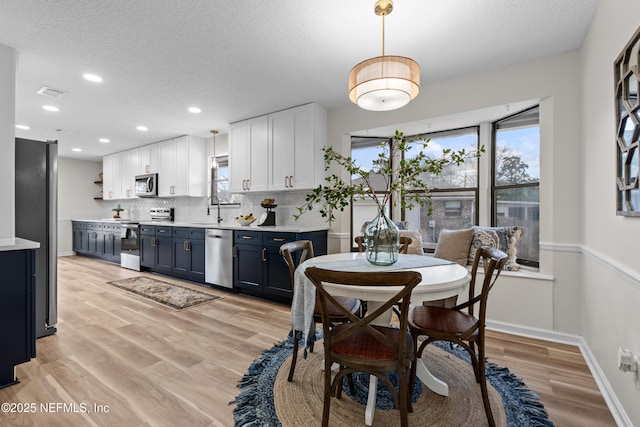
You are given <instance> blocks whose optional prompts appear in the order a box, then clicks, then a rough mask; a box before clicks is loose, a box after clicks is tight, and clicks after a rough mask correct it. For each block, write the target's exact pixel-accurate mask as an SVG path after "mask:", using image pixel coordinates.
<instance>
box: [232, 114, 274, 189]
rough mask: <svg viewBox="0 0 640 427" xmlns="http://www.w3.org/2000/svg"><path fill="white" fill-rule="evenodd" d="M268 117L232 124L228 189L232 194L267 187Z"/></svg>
mask: <svg viewBox="0 0 640 427" xmlns="http://www.w3.org/2000/svg"><path fill="white" fill-rule="evenodd" d="M268 140H269V117H268V116H260V117H256V118H254V119H249V120H245V121H242V122H238V123H234V124H232V125H231V126H230V127H229V189H230V191H231V192H232V193H241V192H247V191H252V192H257V191H266V190H267V188H268V187H267V178H268V157H267V153H268Z"/></svg>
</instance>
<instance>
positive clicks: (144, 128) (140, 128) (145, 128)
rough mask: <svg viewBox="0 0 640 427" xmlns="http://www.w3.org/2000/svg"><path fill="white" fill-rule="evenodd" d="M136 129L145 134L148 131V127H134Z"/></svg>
mask: <svg viewBox="0 0 640 427" xmlns="http://www.w3.org/2000/svg"><path fill="white" fill-rule="evenodd" d="M136 129H138V130H141V131H143V132H146V131H148V130H149V128H148V127H146V126H136Z"/></svg>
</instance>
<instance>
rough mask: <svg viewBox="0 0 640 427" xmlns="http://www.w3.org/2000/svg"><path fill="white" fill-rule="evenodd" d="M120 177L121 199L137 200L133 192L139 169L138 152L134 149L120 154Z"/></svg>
mask: <svg viewBox="0 0 640 427" xmlns="http://www.w3.org/2000/svg"><path fill="white" fill-rule="evenodd" d="M120 164H121V171H120V174H121V176H122V183H121V189H122V190H121V195H122V198H123V199H133V198H137V197H138V196H136V192H135V179H136V175H137V174H138V169H139V167H140V150H139V149H137V148H134V149H132V150H127V151H124V152H122V153H121V154H120Z"/></svg>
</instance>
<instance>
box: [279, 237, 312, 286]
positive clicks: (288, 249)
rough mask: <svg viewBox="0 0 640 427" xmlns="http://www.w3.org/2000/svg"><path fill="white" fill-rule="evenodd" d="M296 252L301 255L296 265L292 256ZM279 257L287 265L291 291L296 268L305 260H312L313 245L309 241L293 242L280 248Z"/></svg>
mask: <svg viewBox="0 0 640 427" xmlns="http://www.w3.org/2000/svg"><path fill="white" fill-rule="evenodd" d="M298 251H301V253H300V258H299V259H298V263H297V264H296V262H295V261H294V259H293V256H294V254H295V253H296V252H298ZM280 255H282V258H283V259H284V262H285V263H287V266H288V267H289V275H290V276H291V287H292V289H293V283H294V280H293V276H294V274H295V271H296V268H297V267H298V265H300V263H302V262H303V261H304V260H305V259H307V258H313V243H311V240H296V241H294V242H289V243H285V244H283V245H282V246H280Z"/></svg>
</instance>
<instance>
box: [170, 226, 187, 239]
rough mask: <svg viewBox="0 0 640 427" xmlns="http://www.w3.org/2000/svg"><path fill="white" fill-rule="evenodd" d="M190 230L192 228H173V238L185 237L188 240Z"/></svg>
mask: <svg viewBox="0 0 640 427" xmlns="http://www.w3.org/2000/svg"><path fill="white" fill-rule="evenodd" d="M189 230H190V228H186V227H173V237H183V238H185V239H188V238H189Z"/></svg>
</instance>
